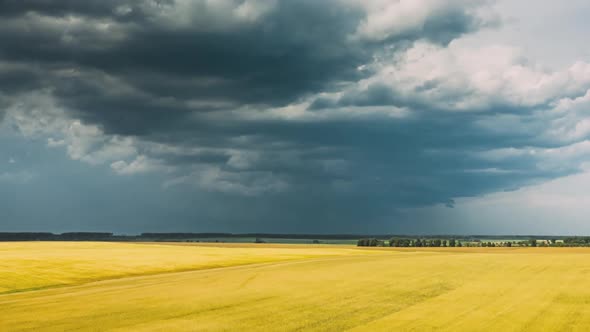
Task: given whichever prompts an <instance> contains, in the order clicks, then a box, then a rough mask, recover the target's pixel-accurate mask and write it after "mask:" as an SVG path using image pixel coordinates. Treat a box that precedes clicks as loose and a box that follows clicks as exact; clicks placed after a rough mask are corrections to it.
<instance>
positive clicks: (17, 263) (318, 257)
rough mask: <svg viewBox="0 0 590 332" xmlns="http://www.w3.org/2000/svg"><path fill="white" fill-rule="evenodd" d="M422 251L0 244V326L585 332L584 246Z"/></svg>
mask: <svg viewBox="0 0 590 332" xmlns="http://www.w3.org/2000/svg"><path fill="white" fill-rule="evenodd" d="M419 249H420V250H416V249H406V250H394V249H389V248H386V249H385V248H375V249H362V250H361V249H357V248H354V247H347V246H315V247H314V246H305V245H291V246H290V245H266V244H263V245H217V246H215V245H208V246H205V245H179V244H174V245H173V244H131V243H41V242H39V243H33V242H30V243H0V290H1V291H2V292H3V294H0V331H21V330H28V331H45V330H48V331H67V330H90V331H103V330H113V331H178V330H180V331H218V330H221V331H223V330H226V331H230V330H231V331H246V330H258V331H260V330H262V331H293V330H316V331H341V330H348V329H352V330H358V331H371V330H397V331H540V330H546V331H556V330H559V331H587V330H589V329H590V249H568V248H441V249H435V248H419ZM175 271H177V272H175ZM178 271H183V272H178ZM56 286H60V287H56ZM43 288H45V289H43Z"/></svg>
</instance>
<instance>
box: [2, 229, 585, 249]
mask: <svg viewBox="0 0 590 332" xmlns="http://www.w3.org/2000/svg"><path fill="white" fill-rule="evenodd" d="M219 238H226V239H244V240H246V239H249V238H252V239H255V240H253V242H264V240H263V239H305V240H310V241H312V242H311V243H321V242H320V241H319V240H353V241H356V240H358V242H357V245H358V246H369V247H377V246H381V247H385V246H391V247H464V246H470V247H473V246H476V247H501V246H503V247H512V246H532V247H536V246H539V247H540V246H556V247H557V246H562V247H564V246H565V247H586V246H590V236H539V235H517V236H515V235H497V236H490V235H468V236H457V235H432V236H412V235H358V234H357V235H354V234H273V233H239V234H236V233H141V234H138V235H118V234H114V233H109V232H67V233H61V234H55V233H50V232H0V241H137V242H144V241H179V242H180V241H199V240H203V241H207V239H212V240H213V239H216V240H215V241H219V240H217V239H219ZM506 239H509V240H506ZM219 242H222V241H219Z"/></svg>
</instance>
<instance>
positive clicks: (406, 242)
mask: <svg viewBox="0 0 590 332" xmlns="http://www.w3.org/2000/svg"><path fill="white" fill-rule="evenodd" d="M357 246H359V247H388V246H389V247H400V248H404V247H562V246H590V237H584V238H579V237H577V238H565V239H564V240H563V241H559V240H557V239H550V240H542V241H538V240H537V239H528V240H521V241H481V240H479V239H475V240H472V241H462V240H459V239H454V238H451V239H439V238H415V239H414V238H391V239H389V241H386V240H380V239H377V238H362V239H359V240H358V242H357Z"/></svg>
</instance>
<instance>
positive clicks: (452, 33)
mask: <svg viewBox="0 0 590 332" xmlns="http://www.w3.org/2000/svg"><path fill="white" fill-rule="evenodd" d="M351 3H352V2H345V1H337V0H326V1H311V0H301V1H287V0H285V1H277V2H276V3H275V2H272V1H268V2H264V1H259V2H256V1H254V2H252V1H251V2H245V1H237V0H236V1H219V2H205V1H196V2H193V3H192V5H187V2H181V1H178V2H174V1H83V2H82V1H33V0H29V1H24V0H21V1H0V17H2V22H0V45H1V46H0V63H6V64H9V65H7V67H6V68H7V69H2V67H0V73H2V74H1V75H0V89H2V92H3V94H5V95H7V96H13V97H14V96H19V95H26V94H27V93H29V92H32V91H43V93H47V94H49V95H50V96H51V98H52V99H53V100H55V103H56V104H57V106H58V107H60V108H62V109H64V110H65V114H66V117H67V118H69V119H80V120H82V122H83V123H84V124H88V125H97V126H98V127H99V128H100V129H101V130H102V132H101V133H102V134H105V135H115V136H117V137H131V138H133V139H134V140H135V141H134V142H135V144H136V146H134V148H135V149H136V150H137V154H139V155H141V156H147V157H148V158H151V159H153V160H157V161H158V162H159V163H160V164H158V165H159V166H162V165H163V166H166V167H169V169H172V170H173V171H171V172H170V173H171V175H170V176H169V178H170V179H169V182H172V183H183V184H188V186H187V187H191V186H193V185H194V184H195V183H196V184H197V186H198V187H199V189H195V191H198V192H199V193H198V196H199V197H206V198H202V200H201V202H206V204H205V205H206V206H204V207H203V208H202V209H201V208H200V207H199V208H198V209H197V210H199V211H197V210H195V211H194V213H195V215H198V216H201V217H203V218H209V220H214V221H217V222H219V223H222V224H223V223H225V224H227V225H234V227H237V228H235V229H237V230H238V231H264V230H267V229H268V230H271V231H289V232H297V231H299V230H304V231H310V230H314V229H315V230H318V231H326V232H334V229H335V227H336V226H338V227H341V228H340V229H342V230H343V232H346V231H359V230H361V231H362V230H363V227H366V229H367V230H371V229H374V228H376V227H379V225H382V224H383V223H385V222H386V220H387V219H388V218H390V217H391V216H395V214H396V211H397V209H399V208H406V207H416V206H424V205H430V204H438V203H440V204H445V205H447V206H449V207H452V206H453V204H454V203H453V198H455V197H463V196H477V195H481V194H484V193H488V192H493V191H498V190H505V189H507V188H514V187H515V186H520V185H525V184H529V183H532V182H534V181H537V180H538V179H547V178H552V177H555V176H558V175H563V174H568V173H571V172H573V171H574V170H572V169H565V170H564V169H559V170H555V169H542V168H539V167H537V164H536V162H537V160H536V159H534V158H532V157H530V156H521V157H515V158H513V159H510V158H507V159H506V158H505V159H498V160H490V159H482V158H481V157H478V153H482V152H485V151H486V150H490V149H497V148H508V147H517V148H519V147H527V146H540V145H542V144H543V141H541V140H540V139H539V138H538V137H535V136H532V135H529V134H523V133H520V132H511V133H509V134H506V133H498V132H495V131H493V130H490V129H489V128H488V129H486V128H483V127H482V126H481V124H480V122H481V121H482V119H483V120H485V119H489V118H490V117H491V116H493V115H494V114H497V113H507V114H514V113H517V112H520V111H523V109H525V110H526V108H522V107H518V106H513V105H507V106H505V107H504V105H503V104H502V103H500V102H499V103H498V104H496V105H493V108H494V109H495V110H494V112H493V114H491V115H488V114H484V115H482V114H481V113H477V114H472V113H469V112H445V110H444V109H442V108H437V107H436V105H434V106H433V105H432V102H431V101H430V100H426V99H424V98H420V94H421V93H427V92H429V91H432V90H436V89H438V88H439V87H441V86H444V84H445V83H444V82H442V81H440V80H427V81H425V82H423V84H421V85H419V86H418V87H416V88H415V89H414V91H415V93H416V95H412V96H406V95H403V94H401V93H399V92H397V91H396V90H395V89H392V88H391V86H388V85H385V84H381V83H373V84H370V85H369V86H368V87H366V88H363V89H361V88H358V89H356V88H354V86H355V84H357V83H358V82H359V81H360V80H362V79H364V78H367V77H369V76H370V75H372V74H374V69H373V66H371V65H372V64H374V62H375V61H377V60H376V59H378V58H380V57H387V56H392V55H394V54H396V53H398V52H401V51H403V50H405V49H406V48H408V47H410V46H411V45H412V43H413V42H414V41H416V40H428V41H429V42H430V43H438V44H440V45H443V46H444V45H446V44H448V43H449V42H450V41H452V40H453V39H454V38H457V37H458V36H461V35H463V34H465V33H469V32H471V31H474V30H476V29H478V28H479V27H481V26H482V25H483V24H484V23H483V22H481V21H480V20H479V19H478V18H476V17H475V16H474V15H473V14H472V13H471V11H469V10H465V9H463V7H462V6H457V5H454V6H450V7H449V9H448V10H440V11H434V12H433V13H431V14H430V15H429V16H428V17H427V18H426V19H425V21H424V22H423V24H419V28H416V27H411V28H408V29H407V31H405V32H403V33H400V34H394V33H390V34H388V35H386V37H384V38H368V37H367V38H365V37H362V36H359V34H358V29H359V26H361V25H362V24H363V23H364V22H366V21H367V20H368V19H369V18H368V14H367V12H366V11H365V10H364V9H363V7H362V6H361V5H360V3H361V2H359V4H357V5H351ZM207 4H209V5H207ZM246 4H247V5H249V6H251V7H247V8H246V7H245V8H246V9H248V10H246V9H244V10H245V12H244V13H242V14H239V15H238V14H236V13H238V12H237V8H238V7H239V6H241V5H246ZM215 6H219V7H218V8H217V7H216V8H212V7H215ZM363 65H365V67H366V68H365V69H361V68H362V66H363ZM11 66H12V67H11ZM350 87H353V88H350ZM347 89H348V90H347ZM338 91H345V93H343V94H342V95H341V96H339V97H338V98H336V97H329V96H318V97H315V96H317V95H318V94H321V93H331V92H338ZM471 93H472V91H456V94H457V95H456V96H448V97H449V98H451V99H452V98H456V99H460V98H462V97H464V96H468V95H470V94H471ZM23 98H25V97H23ZM306 100H313V101H312V103H311V106H309V110H312V111H313V112H312V113H314V114H313V115H314V116H317V117H313V116H312V117H311V118H306V117H303V118H296V119H289V117H284V116H282V115H283V113H285V112H288V110H281V109H280V107H285V106H293V105H296V104H297V103H303V102H305V101H306ZM498 105H499V106H498ZM347 107H348V108H360V109H370V108H371V107H390V108H393V107H400V108H401V107H403V108H407V109H409V110H410V112H409V114H408V115H407V116H403V117H392V116H388V115H387V114H386V112H381V113H379V112H376V113H375V114H373V113H370V112H367V113H366V114H363V115H359V116H353V115H346V114H344V112H343V111H342V109H345V108H347ZM510 107H516V108H517V109H510ZM265 111H266V112H271V111H272V112H275V113H279V114H278V115H276V114H275V115H274V116H270V115H268V114H267V113H264V112H265ZM331 111H333V112H335V113H334V114H335V115H329V114H330V113H329V112H331ZM526 111H527V114H530V112H532V110H526ZM0 116H1V113H0ZM531 121H534V120H531ZM151 159H141V160H140V161H142V160H143V161H145V160H151ZM132 162H133V161H132V160H127V161H126V163H125V164H124V166H129V165H131V164H132ZM181 187H182V186H181ZM191 188H193V187H191ZM178 190H185V189H178ZM187 195H188V194H187ZM224 206H225V207H227V206H231V208H223V207H224ZM200 210H202V212H200ZM183 220H185V221H183V222H187V223H188V222H189V221H186V220H187V219H186V218H184V219H183ZM319 220H321V221H322V224H319V223H318V221H319ZM238 225H242V226H238ZM240 227H241V228H240ZM238 228H239V229H238Z"/></svg>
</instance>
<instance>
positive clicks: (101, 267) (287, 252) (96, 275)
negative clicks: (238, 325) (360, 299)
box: [0, 242, 360, 294]
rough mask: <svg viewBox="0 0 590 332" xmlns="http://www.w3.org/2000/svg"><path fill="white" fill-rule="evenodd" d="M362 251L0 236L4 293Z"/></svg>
mask: <svg viewBox="0 0 590 332" xmlns="http://www.w3.org/2000/svg"><path fill="white" fill-rule="evenodd" d="M350 251H352V254H355V253H360V252H359V251H357V250H355V249H347V250H346V251H342V250H336V249H333V248H330V247H309V248H306V250H301V249H294V248H289V247H285V246H283V247H281V246H277V247H271V246H268V247H260V246H258V247H256V246H252V247H244V248H243V249H241V250H233V249H230V248H229V247H224V246H223V244H220V245H217V246H213V245H210V246H187V245H167V244H139V243H105V242H17V243H11V242H0V294H2V293H9V292H18V291H26V290H36V289H42V288H48V287H57V286H63V285H70V284H80V283H84V282H88V281H96V280H103V279H113V278H122V277H128V276H137V275H146V274H156V273H163V272H178V271H187V270H199V269H208V268H215V267H226V266H235V265H244V264H254V263H265V262H274V261H284V260H294V259H306V258H313V257H325V256H334V255H348V254H349V253H350Z"/></svg>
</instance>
